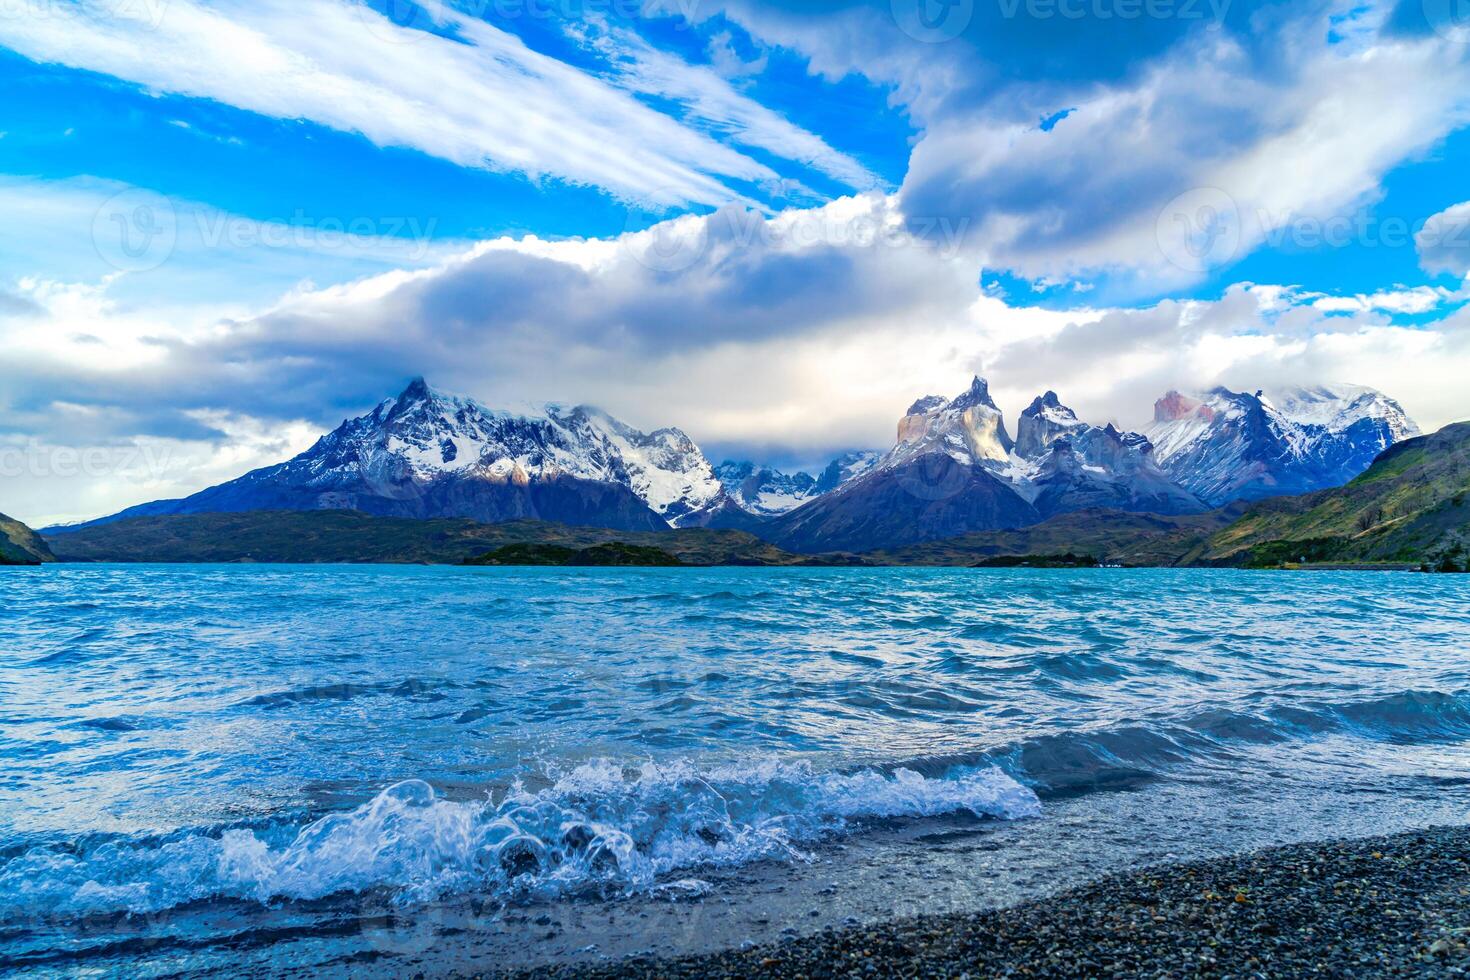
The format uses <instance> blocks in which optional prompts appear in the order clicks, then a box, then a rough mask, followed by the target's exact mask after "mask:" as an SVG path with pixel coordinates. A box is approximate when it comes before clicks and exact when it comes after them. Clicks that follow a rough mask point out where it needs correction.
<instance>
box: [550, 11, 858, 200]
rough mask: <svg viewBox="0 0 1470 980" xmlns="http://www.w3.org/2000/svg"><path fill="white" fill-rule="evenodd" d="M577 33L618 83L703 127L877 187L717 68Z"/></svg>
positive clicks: (588, 31)
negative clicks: (665, 102) (673, 106)
mask: <svg viewBox="0 0 1470 980" xmlns="http://www.w3.org/2000/svg"><path fill="white" fill-rule="evenodd" d="M579 33H580V34H581V36H582V39H583V40H584V42H585V43H586V44H587V45H588V46H589V47H591V48H592V49H593V50H596V51H597V52H598V53H600V54H601V55H603V56H604V57H606V58H607V59H608V61H609V63H610V64H611V66H612V71H613V74H612V79H613V81H614V82H615V83H616V84H617V85H619V86H620V87H622V88H625V89H628V90H629V91H632V92H637V93H639V94H640V95H652V96H658V97H660V98H665V99H671V100H673V101H675V102H677V103H679V104H680V105H681V106H683V107H684V109H685V111H686V113H687V114H688V116H689V118H690V119H691V120H692V121H695V122H697V123H699V124H700V125H701V126H703V127H705V128H708V129H710V130H712V131H714V132H717V133H719V134H721V135H725V136H728V137H729V138H730V139H732V140H733V141H735V142H737V143H739V144H741V145H743V146H750V147H755V148H757V149H761V150H765V151H766V152H768V153H774V154H775V155H777V156H778V157H781V158H783V159H787V160H794V161H797V162H799V163H801V164H804V165H805V166H808V167H811V168H812V169H813V170H817V171H820V172H821V173H824V174H826V175H827V176H828V177H831V178H832V179H834V180H837V181H840V182H841V183H843V184H845V185H847V186H848V187H850V188H853V189H854V190H869V189H871V188H873V187H876V186H877V184H878V179H877V178H876V177H875V176H873V174H872V173H871V172H869V170H868V169H867V168H866V167H864V166H863V165H862V164H861V163H859V162H858V161H856V160H854V159H853V158H852V157H850V156H848V155H847V154H845V153H840V152H838V151H837V150H834V149H833V148H832V147H831V146H829V145H828V144H827V142H826V141H825V140H823V139H822V138H821V137H820V136H816V135H815V134H813V133H810V132H808V131H806V130H804V129H802V128H801V127H800V126H796V125H794V124H793V123H791V122H790V121H789V120H787V119H786V118H785V117H784V116H782V115H780V114H779V113H776V112H773V111H772V110H770V109H768V108H766V107H765V106H763V105H761V104H760V103H759V102H756V101H755V100H754V99H751V98H749V97H748V96H746V95H744V94H742V93H740V92H738V91H736V89H735V88H734V86H732V85H731V84H730V82H729V81H728V80H727V79H726V78H725V77H723V76H722V75H720V74H719V73H718V72H716V71H714V70H712V69H709V68H704V67H701V66H695V65H690V64H688V63H687V62H685V61H683V60H681V59H680V58H677V57H675V56H673V55H671V54H668V53H666V52H663V51H659V50H658V49H657V48H654V47H653V46H652V45H650V44H649V43H648V42H646V41H644V40H643V39H642V38H640V37H639V36H638V35H637V34H635V33H633V32H632V31H629V30H625V29H620V28H609V27H607V26H605V25H597V24H592V23H589V24H587V25H585V26H584V28H583V29H582V30H581V31H580V32H579Z"/></svg>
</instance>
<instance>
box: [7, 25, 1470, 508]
mask: <svg viewBox="0 0 1470 980" xmlns="http://www.w3.org/2000/svg"><path fill="white" fill-rule="evenodd" d="M1443 7H1444V5H1443V4H1440V3H1437V2H1435V0H1422V2H1421V0H1401V2H1396V3H1388V4H1380V5H1375V4H1363V3H1358V2H1352V3H1341V4H1334V3H1330V2H1307V3H1296V2H1291V3H1259V2H1247V0H1149V2H1148V3H1144V2H1143V0H989V2H981V0H881V2H879V0H840V2H839V0H806V2H802V3H780V2H765V0H719V2H716V0H647V2H645V3H643V4H634V3H631V2H623V0H616V2H615V0H578V2H572V0H557V2H549V0H538V2H532V0H474V2H469V3H466V2H455V3H451V2H443V0H431V2H427V3H424V4H420V5H413V4H411V3H408V2H407V0H395V2H394V4H392V5H391V6H390V5H384V4H383V3H361V2H358V0H301V2H293V3H284V2H273V0H267V2H263V3H262V2H256V3H251V4H246V3H243V2H238V0H45V2H43V0H35V2H34V3H29V4H27V3H23V4H20V5H12V8H11V9H7V11H6V12H5V15H4V16H3V17H0V85H3V90H4V91H5V92H6V93H7V97H6V98H5V99H4V100H0V204H3V208H0V211H3V213H4V214H5V216H6V218H7V221H6V229H5V233H4V234H3V235H0V472H4V474H5V476H4V480H5V483H6V493H5V494H4V495H0V510H3V511H6V512H9V513H13V514H15V515H16V516H20V517H22V518H23V519H29V520H33V521H37V522H42V523H44V522H48V521H53V520H66V519H76V518H83V517H88V516H95V514H97V513H102V512H105V511H107V510H109V509H115V507H117V506H122V505H125V504H128V503H133V502H137V501H139V500H144V499H151V498H154V497H158V496H164V495H170V494H175V493H185V492H189V491H191V490H193V489H197V488H199V487H201V486H204V485H207V484H208V483H211V482H215V481H217V480H218V479H221V478H225V477H229V476H233V475H236V474H237V473H238V472H239V471H242V470H243V469H245V468H249V466H252V465H259V464H262V463H265V462H270V461H273V460H274V459H275V458H278V457H279V456H280V455H282V454H285V453H289V452H291V451H294V450H297V449H299V448H301V447H302V445H303V444H304V443H305V442H308V441H309V440H310V438H312V436H313V434H314V433H316V432H318V431H320V430H321V428H323V427H325V426H329V425H331V424H334V423H335V422H336V421H337V420H339V419H340V418H341V417H343V416H344V415H347V414H350V413H355V412H357V411H360V410H362V409H363V408H365V407H366V406H369V405H371V404H373V403H374V402H376V401H377V400H378V399H379V398H381V397H382V396H384V395H386V394H390V393H392V392H393V391H394V390H396V388H397V387H398V386H399V385H401V383H402V381H403V380H404V379H405V378H407V377H409V376H411V375H413V374H420V373H421V374H425V375H427V376H429V377H430V378H431V380H433V381H434V382H435V383H436V384H438V385H440V386H441V387H446V388H450V389H457V390H461V391H465V392H467V393H469V394H472V395H475V396H477V397H479V398H481V399H482V400H485V401H486V402H488V403H491V404H495V405H506V406H512V407H513V406H516V405H522V404H527V403H535V402H540V401H546V400H553V399H554V400H559V401H590V402H594V403H598V404H601V405H603V406H604V407H606V408H608V409H609V410H611V411H614V412H615V413H618V414H620V415H623V416H624V417H627V418H628V420H629V421H631V422H634V423H635V424H638V425H642V426H645V427H653V426H657V425H668V424H677V425H680V426H682V427H684V428H685V429H687V430H688V431H690V433H691V434H692V435H693V436H694V437H695V438H696V440H698V441H699V442H700V443H701V444H703V445H705V446H706V447H707V448H708V449H709V451H710V453H711V455H717V456H723V455H727V454H731V455H746V456H755V457H759V458H762V459H769V460H773V461H776V462H781V463H815V462H819V461H820V460H821V459H822V458H824V456H826V455H827V454H830V453H834V452H836V451H839V450H843V449H848V448H860V447H870V446H882V445H883V444H884V443H885V442H886V441H887V440H889V439H891V431H890V430H891V427H892V423H893V420H894V417H895V415H896V413H897V412H898V411H899V410H901V409H902V407H903V406H904V405H906V404H908V402H910V401H912V399H913V397H914V396H916V395H918V394H922V393H924V392H925V391H927V390H931V389H939V390H948V389H949V388H958V387H962V386H963V382H964V381H965V380H966V379H967V378H968V376H969V375H970V374H971V373H975V372H979V373H986V374H989V375H990V376H991V380H992V387H993V388H994V389H995V390H996V391H998V392H999V393H1000V396H1001V399H1002V406H1003V407H1007V408H1010V409H1011V410H1012V411H1014V410H1015V408H1018V407H1019V406H1020V405H1021V404H1024V403H1025V402H1026V401H1029V399H1030V397H1031V395H1033V394H1035V393H1036V392H1037V391H1039V390H1041V389H1042V388H1047V387H1050V388H1056V389H1057V390H1059V391H1061V392H1062V393H1063V396H1064V398H1066V399H1067V400H1069V401H1071V402H1073V403H1074V407H1077V408H1078V409H1079V410H1080V411H1082V412H1083V413H1084V414H1089V415H1091V416H1093V417H1095V418H1097V419H1099V420H1101V419H1103V418H1112V419H1117V420H1119V421H1120V422H1122V423H1123V424H1127V425H1139V424H1142V423H1143V422H1144V421H1146V419H1147V417H1148V412H1149V409H1150V405H1151V403H1152V399H1153V398H1154V397H1156V396H1157V395H1159V394H1162V393H1163V391H1164V390H1166V389H1167V388H1168V387H1181V388H1189V387H1199V386H1204V385H1209V384H1215V383H1226V384H1231V385H1236V386H1239V387H1246V386H1249V385H1256V386H1260V385H1264V384H1270V383H1283V382H1287V381H1294V382H1300V383H1313V382H1318V381H1330V380H1341V381H1351V382H1358V383H1366V384H1372V385H1375V386H1378V387H1382V388H1384V389H1385V390H1387V391H1389V393H1390V394H1393V395H1395V396H1396V397H1399V398H1400V399H1401V400H1402V401H1404V403H1405V404H1406V406H1407V407H1408V408H1409V410H1410V411H1411V413H1413V414H1416V415H1417V416H1418V417H1419V418H1420V420H1421V422H1423V423H1425V424H1426V425H1429V426H1435V425H1438V424H1443V423H1444V422H1447V421H1450V420H1452V419H1456V418H1462V417H1464V416H1465V415H1466V414H1470V401H1467V400H1466V399H1465V395H1464V393H1463V392H1464V385H1463V381H1462V379H1463V377H1464V376H1465V372H1466V370H1467V369H1470V341H1467V331H1470V325H1467V314H1466V313H1465V312H1463V306H1464V304H1465V302H1466V300H1467V298H1470V290H1467V286H1466V277H1467V273H1470V231H1467V229H1470V132H1467V131H1466V124H1467V122H1470V25H1464V24H1460V23H1458V22H1454V21H1451V20H1447V19H1446V18H1447V17H1448V16H1449V15H1448V14H1447V13H1446V12H1445V10H1444V9H1441V8H1443ZM1446 9H1448V8H1446ZM1008 399H1009V400H1010V402H1013V403H1015V404H1007V400H1008ZM144 449H146V450H148V452H147V453H145V452H143V450H144ZM89 450H90V451H92V452H93V453H94V456H95V459H96V460H97V461H99V462H98V466H96V467H92V469H93V470H94V471H95V470H97V469H98V468H100V469H102V470H105V471H106V475H108V476H109V477H111V478H110V479H105V480H104V479H98V478H97V477H96V474H95V473H93V474H92V475H90V476H89V475H87V474H78V473H75V472H72V470H73V469H75V468H69V467H65V466H60V465H57V464H55V463H54V462H48V460H51V459H52V458H53V457H54V456H56V455H57V454H60V455H61V457H63V458H67V459H69V458H71V457H70V456H68V455H67V454H68V453H73V454H76V453H84V452H87V451H89ZM7 453H8V454H9V455H6V454H7ZM145 456H147V457H148V459H147V460H146V461H144V462H140V460H141V459H142V458H143V457H145ZM124 459H126V460H127V462H126V463H124V462H119V461H120V460H124ZM7 460H8V462H7ZM104 460H105V461H108V462H100V461H104ZM63 471H65V472H63Z"/></svg>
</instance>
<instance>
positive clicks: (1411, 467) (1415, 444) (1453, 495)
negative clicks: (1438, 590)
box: [1185, 422, 1470, 570]
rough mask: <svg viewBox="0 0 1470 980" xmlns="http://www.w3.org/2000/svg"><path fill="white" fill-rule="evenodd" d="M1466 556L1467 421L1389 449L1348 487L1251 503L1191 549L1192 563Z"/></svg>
mask: <svg viewBox="0 0 1470 980" xmlns="http://www.w3.org/2000/svg"><path fill="white" fill-rule="evenodd" d="M1467 558H1470V422H1460V423H1456V424H1454V425H1449V426H1446V427H1445V428H1443V429H1440V430H1439V431H1438V432H1435V433H1433V434H1432V435H1427V436H1420V437H1418V438H1416V439H1409V440H1407V441H1405V442H1401V443H1399V444H1398V445H1396V446H1393V447H1392V448H1390V449H1388V450H1386V451H1385V452H1384V453H1383V454H1382V455H1381V456H1379V457H1378V459H1376V460H1375V461H1374V462H1373V465H1372V466H1370V467H1369V468H1368V469H1367V471H1366V472H1364V473H1363V474H1362V475H1361V476H1359V477H1358V478H1357V479H1356V480H1353V481H1352V482H1351V483H1349V484H1347V485H1346V486H1343V487H1338V488H1336V489H1332V490H1322V491H1319V492H1317V493H1311V494H1306V495H1305V496H1301V497H1280V498H1277V499H1274V500H1267V501H1263V502H1261V503H1259V504H1257V505H1255V506H1253V507H1252V508H1251V509H1250V510H1249V511H1248V512H1247V513H1246V514H1245V515H1244V516H1242V517H1241V518H1240V519H1239V520H1237V521H1236V522H1234V523H1233V524H1231V525H1230V526H1229V527H1226V528H1224V529H1222V530H1220V531H1217V532H1216V533H1214V534H1213V535H1211V536H1210V537H1209V539H1208V540H1206V541H1205V542H1202V543H1201V545H1200V546H1199V547H1198V548H1196V549H1195V550H1193V551H1191V552H1190V553H1189V554H1188V555H1186V556H1185V560H1186V561H1188V562H1191V563H1202V564H1236V565H1248V566H1257V567H1259V566H1272V565H1281V564H1285V563H1293V562H1299V561H1301V560H1302V559H1306V561H1307V562H1308V563H1333V562H1359V563H1365V564H1372V563H1391V564H1399V563H1407V564H1426V565H1429V566H1431V567H1440V566H1443V567H1445V568H1446V569H1450V568H1455V569H1457V570H1463V569H1464V568H1465V564H1466V561H1467Z"/></svg>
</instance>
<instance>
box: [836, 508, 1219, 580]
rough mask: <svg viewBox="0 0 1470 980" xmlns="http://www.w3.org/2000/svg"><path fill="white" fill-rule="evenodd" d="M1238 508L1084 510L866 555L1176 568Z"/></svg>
mask: <svg viewBox="0 0 1470 980" xmlns="http://www.w3.org/2000/svg"><path fill="white" fill-rule="evenodd" d="M1239 512H1240V508H1225V509H1222V510H1217V511H1211V512H1210V513H1207V514H1189V515H1183V516H1177V517H1160V516H1157V515H1154V514H1131V513H1125V512H1123V511H1116V510H1085V511H1076V512H1073V513H1070V514H1060V515H1058V516H1056V517H1053V518H1052V519H1051V520H1048V521H1044V522H1043V523H1041V524H1037V525H1034V526H1032V527H1026V528H1020V529H1017V530H1014V531H980V532H976V533H973V534H966V535H962V536H961V537H958V538H947V539H945V540H943V541H930V542H926V543H924V544H916V545H910V546H908V547H905V548H895V549H892V550H889V551H874V552H869V553H867V554H865V555H863V556H862V557H863V558H864V559H867V560H869V561H871V562H873V563H874V564H892V565H974V564H977V563H987V564H993V562H991V561H990V560H991V559H995V558H1004V557H1019V556H1039V555H1040V556H1044V555H1063V554H1068V553H1070V554H1072V555H1074V556H1088V557H1091V558H1093V559H1096V560H1098V561H1106V562H1108V563H1109V564H1118V565H1130V566H1133V565H1136V566H1148V565H1176V564H1179V563H1180V562H1181V561H1183V560H1184V557H1185V556H1186V555H1187V554H1189V553H1190V552H1191V551H1194V550H1196V549H1198V548H1199V546H1200V543H1201V542H1202V541H1203V540H1204V539H1205V538H1206V537H1208V536H1209V535H1210V534H1212V533H1213V532H1215V531H1217V530H1219V529H1220V528H1222V527H1225V526H1226V525H1227V524H1229V523H1230V520H1231V518H1232V517H1234V516H1235V515H1236V514H1238V513H1239Z"/></svg>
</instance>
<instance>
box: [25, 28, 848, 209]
mask: <svg viewBox="0 0 1470 980" xmlns="http://www.w3.org/2000/svg"><path fill="white" fill-rule="evenodd" d="M432 6H434V8H435V9H436V10H437V12H438V14H439V16H440V22H439V23H437V24H435V25H430V26H434V27H435V28H436V32H430V31H423V30H415V29H412V28H409V27H401V26H399V25H397V24H395V23H394V22H393V21H391V20H389V19H388V18H386V17H384V16H383V15H382V14H380V13H378V12H377V11H375V10H373V9H372V8H370V7H366V6H362V5H359V4H356V3H351V2H343V0H299V2H290V3H287V2H282V0H263V2H256V3H236V2H229V0H226V2H223V3H220V4H217V5H213V6H206V5H204V4H201V3H196V2H192V0H170V2H168V3H167V4H160V5H158V6H157V8H156V9H155V8H154V7H153V6H151V5H148V4H116V3H109V2H105V0H79V2H77V3H74V4H47V5H44V9H43V10H42V11H41V12H40V13H39V14H38V15H37V16H28V17H7V18H0V44H4V45H6V46H8V47H10V48H13V49H14V50H16V51H18V52H20V53H21V54H23V55H25V56H26V57H28V58H31V59H33V60H36V61H42V62H49V63H58V64H63V65H67V66H70V67H73V68H79V69H85V70H89V71H96V72H102V73H105V74H108V75H113V76H115V77H117V78H121V79H124V80H127V81H130V82H134V83H136V84H139V85H142V86H144V87H146V88H148V89H150V90H153V91H158V92H166V93H172V94H177V95H184V96H193V97H199V98H206V99H214V100H217V101H220V102H223V103H226V104H229V105H232V106H236V107H238V108H241V109H246V110H249V111H252V112H257V113H261V114H264V115H267V116H272V117H275V118H280V119H306V120H310V121H313V122H316V123H319V124H321V125H324V126H328V127H330V128H333V129H338V130H342V131H345V132H352V133H359V134H361V135H363V136H365V137H366V138H367V139H369V140H371V141H372V142H374V143H376V144H378V145H380V146H385V147H409V148H412V149H416V150H421V151H423V152H424V153H428V154H431V155H433V156H437V157H442V158H444V159H446V160H450V161H452V162H454V163H457V164H460V165H462V166H466V167H480V168H487V169H491V170H496V171H506V172H515V173H522V174H525V175H526V176H527V177H529V178H531V179H532V180H541V179H548V178H549V179H555V180H562V181H566V182H569V183H573V184H579V185H590V186H595V187H600V188H604V189H606V190H608V191H609V192H611V193H612V194H614V195H616V196H618V197H622V198H625V199H629V200H634V201H640V202H643V201H647V202H651V203H655V204H663V205H685V204H689V203H704V204H720V203H723V202H726V201H730V200H733V199H737V198H738V197H739V194H738V193H737V191H736V190H735V189H732V186H731V184H730V182H731V181H735V182H749V183H760V182H774V181H776V180H777V174H776V173H775V172H774V171H772V170H771V169H770V168H769V167H767V166H766V165H765V164H763V163H760V162H758V161H756V160H754V159H752V158H750V157H749V156H747V155H745V154H743V153H740V152H739V151H737V150H735V149H732V148H731V147H728V146H726V145H724V144H722V143H721V142H720V141H718V140H716V139H714V138H712V137H711V136H710V135H708V134H707V133H705V132H700V131H697V130H696V129H693V128H690V127H689V126H686V125H683V124H682V123H681V122H680V121H678V120H675V119H673V118H671V117H670V116H668V115H665V114H663V113H661V112H659V111H657V110H656V109H654V108H652V107H650V106H648V105H647V104H645V103H644V102H642V101H640V100H639V99H638V98H636V97H635V96H634V95H632V94H630V93H629V92H626V91H623V90H622V89H620V88H619V87H618V86H616V85H614V84H611V83H609V82H608V81H606V80H604V79H600V78H597V77H594V76H593V75H591V74H588V73H587V72H584V71H582V70H580V69H578V68H576V67H573V66H571V65H568V64H565V63H563V62H560V61H557V60H556V59H554V58H550V57H547V56H545V55H543V54H540V53H538V52H536V51H533V50H531V49H530V48H528V47H527V46H526V45H525V44H524V43H523V42H522V41H521V40H520V39H519V38H517V37H516V36H514V35H513V34H510V33H507V32H505V31H502V30H499V29H497V28H495V27H493V26H491V25H489V24H487V23H485V22H483V21H481V20H478V19H476V18H473V17H469V16H466V15H463V14H460V13H457V12H455V11H453V10H451V9H449V8H447V7H446V8H442V9H441V8H439V5H432ZM659 60H660V64H662V65H664V71H665V73H666V75H667V76H668V80H669V83H670V84H675V80H676V79H677V78H679V77H681V73H680V72H679V70H678V69H677V67H676V66H675V65H673V64H672V63H671V62H667V61H666V60H664V59H659ZM698 74H699V73H697V72H696V73H694V74H693V75H690V74H688V73H684V74H683V76H682V77H683V78H684V79H685V80H686V81H688V80H689V79H690V78H695V77H697V76H698ZM699 84H700V86H701V88H702V89H704V90H706V91H705V94H704V95H702V96H701V98H702V99H704V100H705V101H706V102H708V103H709V105H710V113H711V114H718V113H721V112H723V113H724V114H725V116H726V117H727V119H730V120H732V123H731V125H732V126H733V127H734V128H737V129H740V130H741V131H742V132H748V133H750V134H755V133H758V132H764V131H765V130H766V129H768V128H770V127H778V128H779V123H778V120H779V117H776V116H775V115H774V114H769V115H767V114H763V113H761V112H759V111H758V109H757V108H756V107H754V106H753V105H752V104H748V103H741V102H740V100H739V99H737V98H731V97H730V94H731V93H729V92H726V93H723V94H722V93H720V92H718V90H717V86H715V85H713V84H711V83H708V82H704V81H701V82H700V83H699ZM783 132H784V135H785V136H787V137H795V138H796V140H797V143H798V145H797V147H796V149H795V151H794V153H795V154H796V156H797V157H798V158H808V157H810V158H812V159H813V161H814V162H817V161H820V162H822V163H823V164H824V165H826V166H828V167H830V168H839V167H840V162H839V161H838V160H837V156H836V155H835V154H832V153H830V151H829V152H828V153H826V154H825V155H824V154H822V153H821V152H819V150H820V146H818V148H817V151H814V150H813V148H812V147H811V146H810V145H806V146H803V145H799V144H801V143H802V142H803V141H802V139H801V137H800V131H799V130H794V127H793V128H792V129H788V130H784V131H783ZM749 138H750V139H751V140H752V141H756V140H758V139H759V140H761V142H762V145H764V144H767V143H770V142H771V141H770V140H767V139H764V137H758V136H756V135H751V136H749ZM813 140H815V137H810V138H807V139H805V143H806V144H811V143H812V141H813ZM815 142H816V144H820V143H821V141H820V140H815ZM782 155H783V156H784V155H785V154H782ZM850 176H852V177H853V179H854V180H859V179H861V175H860V174H858V173H856V172H854V173H852V174H850Z"/></svg>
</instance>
